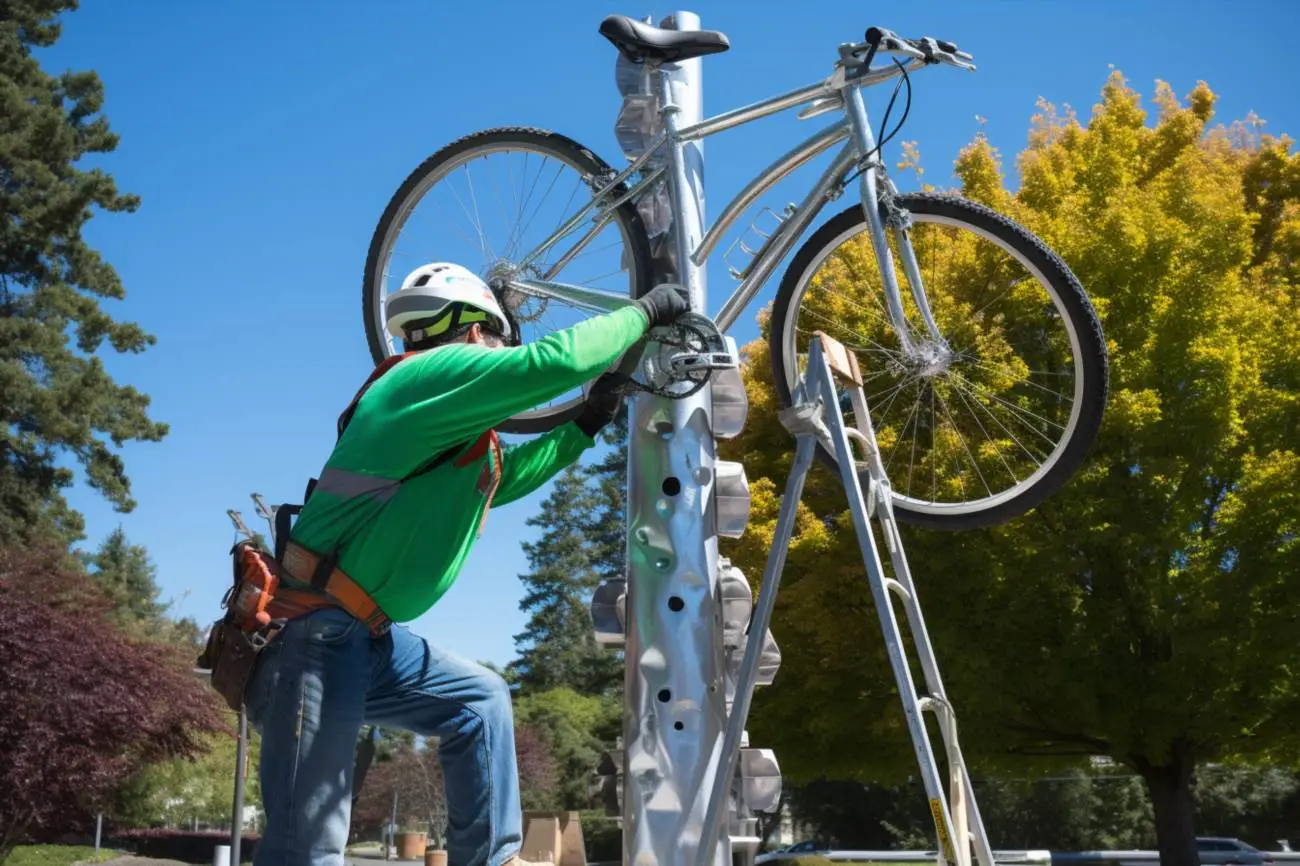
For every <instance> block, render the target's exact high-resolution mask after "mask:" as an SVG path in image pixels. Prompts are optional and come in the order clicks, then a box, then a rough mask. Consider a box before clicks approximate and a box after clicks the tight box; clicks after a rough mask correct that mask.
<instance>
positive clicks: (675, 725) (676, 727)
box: [673, 722, 686, 731]
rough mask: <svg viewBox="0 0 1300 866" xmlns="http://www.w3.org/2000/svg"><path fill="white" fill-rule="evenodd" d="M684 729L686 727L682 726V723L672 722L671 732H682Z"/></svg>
mask: <svg viewBox="0 0 1300 866" xmlns="http://www.w3.org/2000/svg"><path fill="white" fill-rule="evenodd" d="M685 727H686V725H685V724H683V723H682V722H673V730H675V731H680V730H683V729H684V728H685Z"/></svg>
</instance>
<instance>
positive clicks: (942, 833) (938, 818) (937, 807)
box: [930, 797, 957, 863]
mask: <svg viewBox="0 0 1300 866" xmlns="http://www.w3.org/2000/svg"><path fill="white" fill-rule="evenodd" d="M930 814H931V815H932V816H934V828H935V830H937V831H938V832H939V847H940V848H941V849H942V850H943V859H944V860H947V861H948V862H949V863H956V862H957V855H956V853H955V852H954V851H953V850H952V840H951V839H949V838H948V827H947V824H946V822H945V821H944V820H943V804H942V803H940V802H939V801H938V800H937V799H936V798H933V797H931V798H930Z"/></svg>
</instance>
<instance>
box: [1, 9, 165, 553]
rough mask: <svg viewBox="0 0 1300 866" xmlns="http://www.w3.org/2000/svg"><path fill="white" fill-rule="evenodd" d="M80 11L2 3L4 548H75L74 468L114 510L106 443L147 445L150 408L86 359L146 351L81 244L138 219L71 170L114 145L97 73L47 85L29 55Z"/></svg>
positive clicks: (121, 504)
mask: <svg viewBox="0 0 1300 866" xmlns="http://www.w3.org/2000/svg"><path fill="white" fill-rule="evenodd" d="M76 7H77V3H76V2H75V0H11V2H6V3H4V4H2V5H0V106H3V107H2V108H0V178H3V180H4V182H3V183H0V214H3V217H0V422H2V426H0V543H11V542H14V541H24V540H28V539H30V538H31V537H32V536H33V535H35V534H55V535H58V536H60V537H62V538H64V539H67V540H73V539H76V538H79V537H80V535H81V532H82V527H83V521H82V518H81V515H80V514H78V513H76V512H75V511H73V510H72V509H70V508H69V507H68V505H67V503H66V501H65V500H64V498H63V495H62V493H61V492H60V491H61V490H62V489H63V488H66V487H68V486H69V485H70V484H72V481H73V474H72V472H71V471H70V470H69V469H66V468H63V467H60V466H58V465H57V463H56V461H57V460H58V458H59V457H60V456H61V455H64V454H71V455H73V456H75V457H76V459H77V461H78V462H79V463H80V465H81V467H82V468H83V470H84V471H85V474H86V480H87V482H88V483H89V484H90V486H91V487H92V488H93V489H95V490H98V491H99V492H100V493H102V494H103V495H104V496H105V497H106V498H107V499H108V500H109V501H110V502H112V503H113V505H114V506H115V507H116V508H117V509H118V510H119V511H130V510H131V509H132V508H133V507H134V505H135V503H134V501H133V500H132V499H131V490H130V483H129V481H128V480H127V477H126V472H125V466H124V463H123V461H122V458H121V457H120V456H119V455H118V454H117V453H115V452H114V451H113V450H112V449H111V448H110V445H109V443H110V442H111V443H112V445H114V446H119V447H120V446H121V445H122V444H124V443H125V442H127V441H130V440H143V441H151V442H156V441H158V440H160V439H161V438H162V437H163V436H164V435H165V434H166V432H167V427H166V425H164V424H158V423H154V422H153V421H151V420H150V419H149V417H148V414H147V409H148V406H149V398H148V397H146V396H145V395H143V394H140V393H139V392H137V391H136V390H135V389H134V388H131V387H129V386H121V385H118V384H116V383H115V382H114V381H113V379H112V377H110V376H109V375H108V373H107V372H106V371H105V369H104V365H103V363H102V361H101V360H100V359H99V358H98V357H96V355H95V353H96V352H97V351H98V350H99V349H100V348H101V347H102V346H103V344H104V343H105V341H107V343H108V344H109V345H110V346H111V347H112V348H113V349H114V350H115V351H117V352H134V353H138V352H141V351H143V350H144V349H145V348H146V347H148V346H149V345H151V344H152V343H153V342H154V340H153V338H152V337H151V336H149V335H148V334H146V333H145V332H144V331H143V330H142V329H141V328H140V327H139V326H137V325H135V324H131V323H124V322H118V321H115V320H114V319H113V318H112V317H111V316H110V315H109V314H108V313H106V312H105V311H104V310H103V309H102V308H101V306H100V303H99V299H100V298H109V299H113V300H120V299H121V298H122V297H123V296H124V292H123V288H122V284H121V281H120V280H119V279H118V276H117V274H116V272H115V271H114V270H113V268H112V267H111V266H110V265H109V264H108V263H107V262H105V261H104V260H103V259H102V258H101V257H100V255H99V254H98V253H97V252H96V251H95V250H94V249H92V248H91V247H90V246H88V245H87V244H86V242H85V240H84V239H83V238H82V236H81V230H82V227H83V226H84V225H85V223H86V221H87V220H88V219H90V217H91V216H92V213H93V208H94V207H98V208H100V209H101V210H104V211H108V212H110V213H118V212H130V211H134V210H135V209H136V207H137V206H138V205H139V200H138V198H136V197H135V196H131V195H121V194H119V193H118V191H117V188H116V185H115V184H114V182H113V179H112V177H111V176H109V175H108V174H106V173H105V172H104V171H103V170H101V169H98V168H96V169H90V170H83V169H80V168H77V167H76V164H77V162H78V161H79V160H81V159H83V158H84V157H85V156H87V155H89V154H95V153H111V152H112V151H113V150H114V149H116V147H117V142H118V137H117V135H116V134H114V133H113V132H111V131H110V129H109V125H108V120H107V119H106V118H105V117H104V116H103V115H101V114H100V109H101V107H102V105H103V102H104V90H103V86H102V84H101V82H100V80H99V77H98V76H97V75H96V74H95V73H94V72H89V71H81V72H73V71H67V72H64V73H62V74H59V75H51V74H48V73H46V72H45V71H44V70H42V69H41V67H40V64H39V63H37V61H36V59H35V58H34V57H33V56H32V51H33V49H36V48H46V47H49V46H50V45H53V44H54V43H55V42H56V41H57V39H58V37H59V33H60V24H59V23H58V16H59V15H60V14H61V13H63V12H65V11H67V10H72V9H75V8H76Z"/></svg>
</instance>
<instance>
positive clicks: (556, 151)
mask: <svg viewBox="0 0 1300 866" xmlns="http://www.w3.org/2000/svg"><path fill="white" fill-rule="evenodd" d="M613 176H614V172H613V170H612V169H611V168H610V167H609V166H608V165H607V164H606V163H605V162H604V161H603V160H601V159H600V158H599V157H598V156H596V155H595V154H594V153H593V152H592V151H591V150H589V149H588V148H586V147H583V146H582V145H581V144H579V143H578V142H576V141H574V140H573V139H571V138H568V137H566V136H563V135H560V134H559V133H555V132H550V131H547V130H540V129H523V128H514V127H510V128H499V129H488V130H483V131H481V132H476V133H473V134H472V135H468V136H466V137H464V138H462V139H460V140H458V141H454V142H452V143H451V144H449V145H447V146H446V147H444V148H442V149H441V150H439V151H437V152H436V153H434V154H433V155H432V156H430V157H429V158H428V159H426V160H425V161H424V162H423V163H422V164H421V165H420V166H419V167H417V168H416V169H415V170H414V171H413V172H411V174H410V176H409V177H407V179H406V181H405V182H404V183H403V184H402V185H401V187H400V188H399V189H398V190H397V192H396V193H395V194H394V195H393V197H392V199H391V200H390V201H389V203H388V207H387V208H386V209H385V210H384V214H383V216H382V217H381V218H380V220H379V224H378V226H377V227H376V228H375V232H374V235H373V237H372V238H371V241H370V250H369V253H368V255H367V257H366V270H365V276H364V278H363V281H362V290H361V294H362V298H361V301H362V314H363V317H364V322H365V328H366V339H367V342H368V344H369V347H370V354H371V356H372V357H373V358H374V361H375V363H379V362H381V361H382V360H383V359H384V358H386V357H388V356H390V355H393V354H396V353H397V352H398V351H400V349H399V347H398V342H397V341H396V340H395V339H394V338H393V337H391V336H390V335H389V334H388V333H387V331H386V330H385V327H384V302H385V299H386V298H387V296H388V295H389V294H390V293H391V292H393V291H396V290H397V288H398V287H399V286H400V285H401V280H402V278H403V277H404V276H405V275H406V274H407V273H409V272H410V271H412V270H414V269H415V268H416V267H418V266H419V265H422V264H425V263H427V262H431V261H449V262H456V263H458V264H460V265H463V266H464V267H467V268H469V269H470V270H472V271H474V272H476V273H477V274H478V275H479V276H480V277H482V278H483V279H484V280H486V281H488V282H489V283H491V282H492V279H493V277H494V276H497V277H499V276H501V275H502V274H525V275H527V276H530V277H536V278H540V277H542V276H543V275H546V278H547V279H551V280H555V281H558V282H563V283H566V284H569V285H574V286H580V287H584V288H593V289H599V290H601V291H605V292H610V293H614V294H619V295H627V296H628V297H630V298H638V297H640V296H641V295H643V294H645V293H646V292H648V291H649V290H650V289H651V288H652V286H651V282H650V281H651V279H652V276H651V270H650V256H651V253H650V244H649V240H648V239H647V237H646V232H645V227H644V226H643V224H642V222H641V217H640V215H639V214H638V213H637V211H636V208H635V207H634V206H633V205H631V204H630V203H624V204H622V205H620V206H619V207H618V208H616V209H614V210H613V211H611V212H610V219H609V221H608V222H607V223H606V224H605V225H604V226H603V227H602V228H601V229H600V230H599V231H598V232H596V233H594V234H592V235H590V236H588V232H589V231H590V229H591V228H592V226H593V225H594V223H593V219H592V216H591V215H588V218H586V219H584V220H583V221H582V222H580V223H579V225H578V226H576V227H575V228H574V229H573V230H572V231H571V232H569V233H568V234H567V235H565V236H564V237H562V238H561V239H560V240H559V241H557V242H556V243H554V244H553V245H552V246H550V247H549V248H548V249H547V250H545V251H543V253H542V254H541V255H540V256H539V257H537V258H536V259H535V260H533V261H532V262H530V263H529V264H528V265H526V266H521V265H520V261H521V260H522V259H523V258H524V257H525V256H526V255H527V254H528V253H529V252H530V251H531V250H533V249H534V248H535V247H536V246H537V245H538V244H540V243H541V242H543V241H544V240H545V239H546V238H548V237H549V236H550V235H551V234H552V233H553V232H554V231H556V230H557V229H559V228H560V227H561V226H562V225H563V224H564V223H565V222H567V221H568V220H569V218H571V217H572V216H573V215H574V214H575V213H577V211H578V210H579V209H581V208H582V206H584V205H585V204H587V203H588V202H589V201H591V198H592V195H593V189H594V187H593V185H594V184H596V183H598V182H600V181H603V180H605V179H606V178H612V177H613ZM565 255H569V256H570V258H568V259H567V261H563V267H562V268H560V269H558V270H557V271H555V272H554V273H549V271H550V270H551V269H552V265H554V264H556V263H558V262H560V261H561V260H562V259H563V257H564V256H565ZM503 302H504V303H505V305H506V307H507V309H508V312H509V313H510V314H511V315H512V316H513V318H514V319H515V322H516V323H517V325H518V327H519V329H520V336H521V339H522V340H523V341H524V342H528V341H529V340H530V339H536V338H538V337H541V336H545V335H546V334H548V333H552V332H554V331H557V330H562V329H564V328H567V327H570V326H572V325H574V324H577V323H578V322H579V321H581V320H582V319H584V318H588V317H590V315H591V313H590V312H588V311H587V310H584V309H580V308H578V307H575V306H571V305H569V304H567V303H564V302H562V301H559V300H556V299H539V298H537V297H530V296H527V295H523V294H520V293H515V292H506V293H505V297H504V298H503ZM632 354H634V353H631V352H629V353H628V354H627V355H625V356H624V357H623V358H622V359H620V360H619V361H618V362H617V363H616V364H615V365H614V368H615V369H619V370H621V371H622V372H625V373H630V372H631V371H632V368H634V366H635V363H636V360H637V359H636V358H633V357H629V356H630V355H632ZM582 400H583V394H582V392H581V391H580V390H578V389H574V391H572V392H570V393H568V394H564V395H561V396H560V397H557V398H556V399H555V400H553V401H551V402H550V403H549V404H547V405H545V406H540V407H536V408H534V409H531V410H528V411H526V412H522V413H520V414H519V415H516V416H514V417H513V418H511V419H509V420H508V421H506V422H505V423H503V424H501V425H499V429H500V430H501V431H503V432H506V433H543V432H545V431H547V430H550V429H552V428H554V427H556V426H558V425H559V424H561V423H563V422H565V421H569V420H572V419H573V418H575V417H577V415H578V413H579V412H580V411H581V410H582Z"/></svg>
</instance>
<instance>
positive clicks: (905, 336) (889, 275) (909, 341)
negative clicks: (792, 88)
mask: <svg viewBox="0 0 1300 866" xmlns="http://www.w3.org/2000/svg"><path fill="white" fill-rule="evenodd" d="M843 98H844V110H845V113H846V114H847V115H848V118H849V126H850V128H851V129H852V131H853V141H854V143H855V144H856V145H857V149H858V157H859V160H861V159H862V158H863V157H865V156H866V155H867V154H871V157H870V159H869V160H868V161H867V162H866V163H865V164H864V165H860V166H859V170H860V173H859V178H860V180H859V185H860V190H861V197H862V212H863V214H864V215H865V216H866V218H867V226H868V228H869V229H870V231H871V246H872V247H873V248H874V249H875V251H876V264H877V265H878V266H879V268H880V280H881V284H882V285H883V286H884V290H885V303H886V305H887V307H888V309H889V318H890V320H891V321H892V322H893V325H894V331H895V333H897V334H898V342H899V345H900V347H901V348H902V351H903V355H904V356H905V357H907V358H910V359H914V360H927V361H943V360H946V358H947V356H948V355H950V354H951V350H950V349H949V348H948V343H947V341H946V340H944V338H943V335H942V334H941V333H939V326H938V325H937V324H936V323H935V321H934V315H933V314H932V313H931V312H930V304H929V301H928V300H927V299H926V296H925V286H924V284H923V283H922V282H921V269H920V267H919V266H918V265H917V262H916V253H915V252H914V251H913V249H912V241H911V239H910V238H909V237H908V225H907V221H906V219H903V220H898V221H894V220H891V221H890V225H889V226H888V228H889V230H890V231H892V232H893V234H894V239H895V241H896V242H897V243H898V251H899V256H900V257H901V258H902V261H903V272H904V273H905V274H906V275H907V282H908V284H909V286H910V287H911V290H912V299H913V300H914V301H915V302H916V307H917V309H918V310H919V311H920V313H921V318H922V320H923V321H924V322H925V327H926V330H927V331H929V340H928V341H926V342H928V343H929V345H928V346H923V345H921V344H918V342H917V341H916V339H915V338H914V337H913V336H912V332H911V326H910V325H909V324H908V322H907V317H906V316H905V315H904V313H903V295H902V291H901V290H900V289H899V286H898V280H897V279H896V278H895V276H894V256H893V253H892V252H891V251H890V249H889V239H888V237H886V235H885V229H886V226H885V221H884V219H883V218H882V217H881V213H880V211H881V207H880V205H881V199H882V196H881V192H882V189H881V184H885V185H886V187H887V189H886V190H884V191H885V192H887V193H888V194H889V196H890V197H892V196H893V195H894V194H896V193H897V190H895V189H894V185H893V183H892V182H891V181H890V180H889V177H888V176H887V175H886V174H885V171H884V166H883V164H882V163H881V161H880V154H879V153H878V152H875V151H876V137H875V135H874V134H872V132H871V121H870V120H869V119H868V118H867V106H866V103H865V101H864V100H863V98H862V90H861V89H860V88H859V87H858V86H857V85H856V84H848V85H846V86H845V88H844V90H843ZM929 356H937V357H929Z"/></svg>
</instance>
